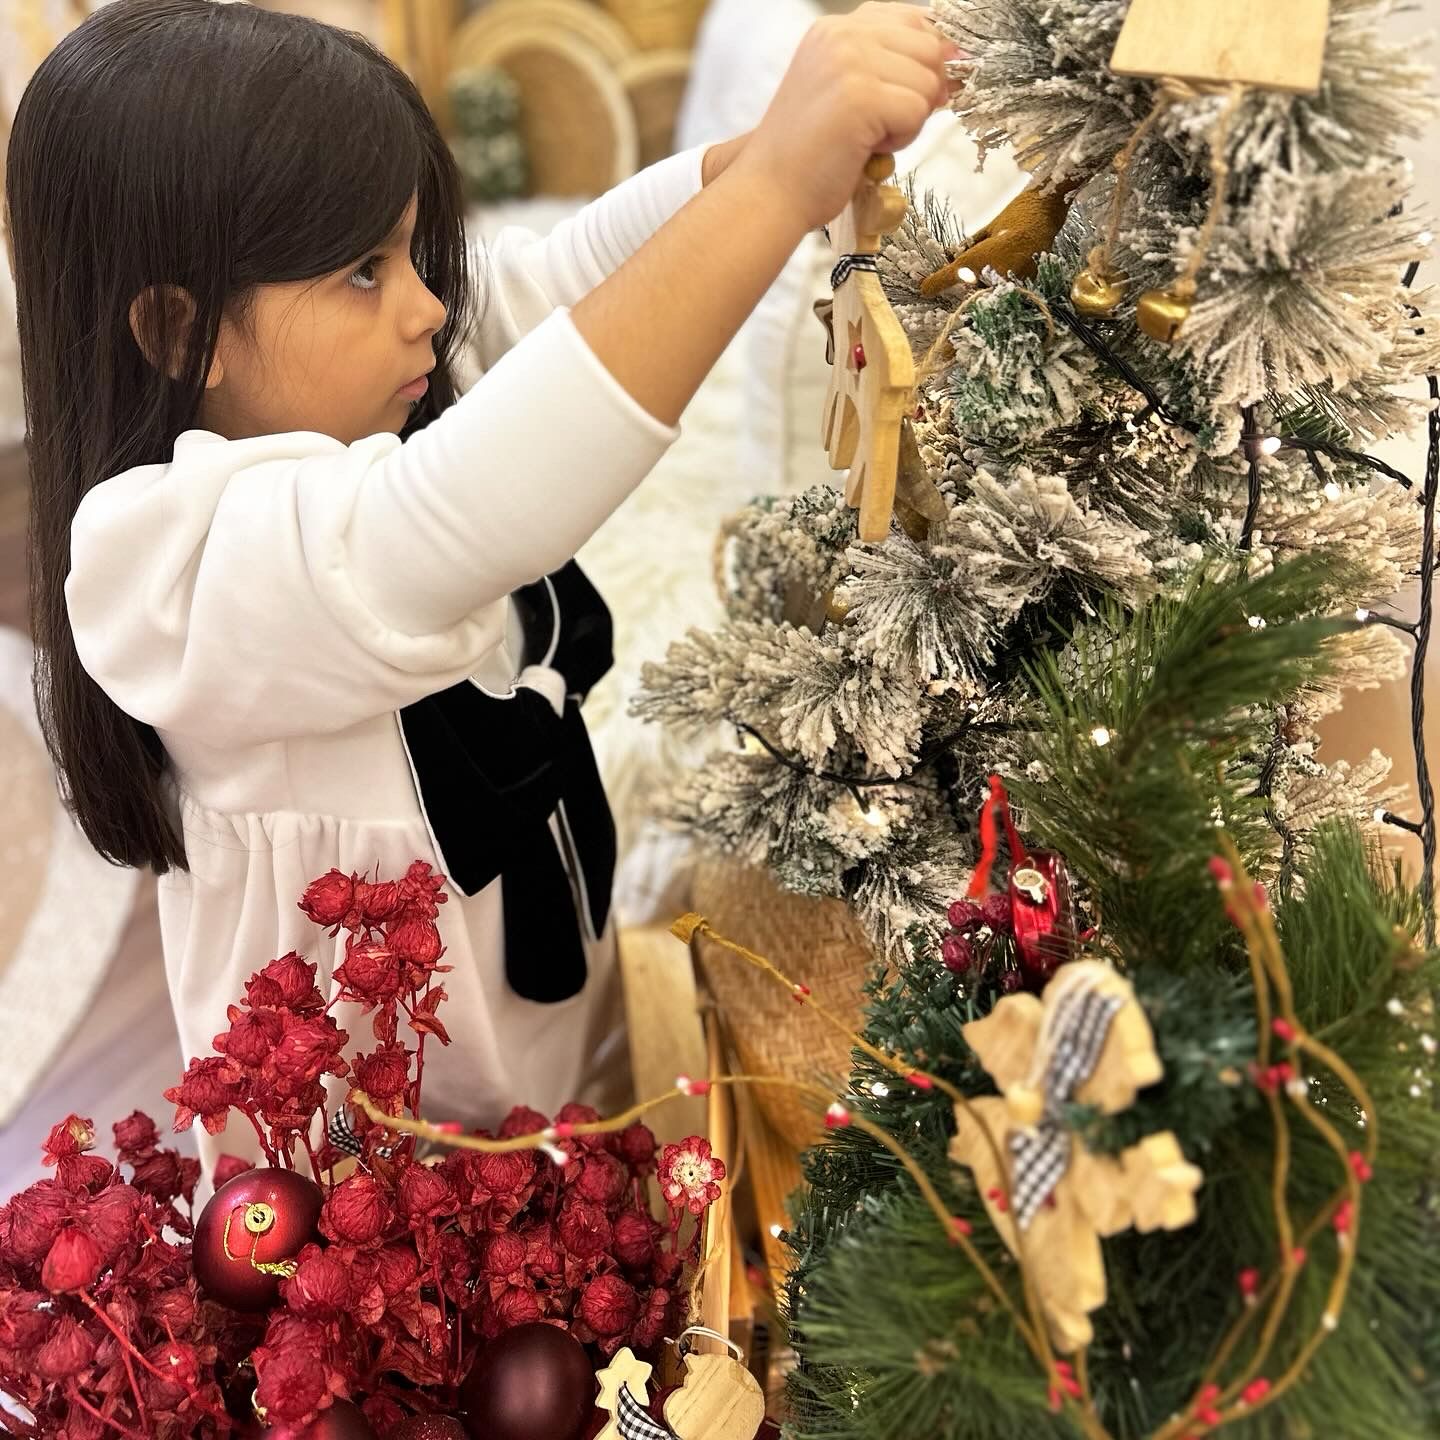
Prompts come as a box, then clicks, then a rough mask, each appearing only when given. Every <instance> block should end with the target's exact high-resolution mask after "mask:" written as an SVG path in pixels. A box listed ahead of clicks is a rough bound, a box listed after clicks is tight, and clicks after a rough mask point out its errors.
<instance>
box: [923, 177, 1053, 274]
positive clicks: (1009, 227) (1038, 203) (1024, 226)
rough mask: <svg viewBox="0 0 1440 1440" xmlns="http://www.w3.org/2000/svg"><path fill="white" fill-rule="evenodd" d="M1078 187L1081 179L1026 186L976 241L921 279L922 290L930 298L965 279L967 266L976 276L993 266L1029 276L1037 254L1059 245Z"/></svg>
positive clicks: (983, 229)
mask: <svg viewBox="0 0 1440 1440" xmlns="http://www.w3.org/2000/svg"><path fill="white" fill-rule="evenodd" d="M1078 188H1079V183H1078V182H1076V183H1075V184H1072V185H1070V186H1067V187H1065V188H1063V189H1055V190H1041V189H1038V188H1036V187H1034V186H1032V187H1031V188H1030V189H1028V190H1022V191H1021V192H1020V193H1019V194H1018V195H1017V196H1016V197H1015V198H1014V199H1013V200H1012V201H1011V202H1010V203H1009V204H1008V205H1007V206H1006V207H1005V208H1004V209H1003V210H1002V211H1001V212H1000V213H999V214H998V215H997V216H996V217H995V218H994V219H993V220H992V221H991V222H990V223H989V224H988V225H986V226H984V227H983V228H982V229H980V230H977V231H976V232H975V234H974V235H973V236H972V237H971V239H970V244H969V245H967V246H966V247H965V249H963V250H962V251H960V253H959V254H958V255H956V256H955V258H954V259H953V260H951V261H950V263H949V264H948V265H946V266H944V267H943V268H942V269H940V270H937V271H936V272H935V273H934V274H933V275H927V276H926V277H925V279H924V280H922V281H921V282H920V293H921V294H922V295H924V296H925V297H926V298H927V299H928V298H931V297H933V296H936V295H940V294H943V293H944V292H945V291H946V290H948V289H949V288H950V287H951V286H952V285H956V284H958V283H959V282H960V280H961V279H962V278H963V277H962V276H961V274H960V272H961V271H962V270H968V271H970V272H971V273H972V275H974V276H976V277H978V276H979V275H980V272H981V271H982V270H987V269H988V270H994V271H995V272H996V273H997V274H999V275H1014V276H1015V277H1016V278H1018V279H1021V280H1029V279H1030V278H1031V277H1032V276H1033V275H1034V274H1035V258H1036V256H1038V255H1042V254H1043V253H1044V252H1045V251H1047V250H1049V249H1050V248H1051V247H1052V246H1053V245H1054V243H1055V237H1056V236H1057V235H1058V234H1059V233H1060V227H1061V226H1062V225H1064V223H1065V218H1066V216H1068V215H1069V213H1070V197H1071V196H1072V195H1073V194H1074V193H1075V191H1076V190H1077V189H1078ZM967 283H974V282H973V280H972V281H970V282H967Z"/></svg>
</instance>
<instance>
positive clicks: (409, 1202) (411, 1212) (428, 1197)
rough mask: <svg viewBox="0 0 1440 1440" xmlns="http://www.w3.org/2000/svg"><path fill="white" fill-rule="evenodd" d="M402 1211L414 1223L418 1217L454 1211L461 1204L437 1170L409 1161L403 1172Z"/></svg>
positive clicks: (432, 1216) (424, 1217) (401, 1189)
mask: <svg viewBox="0 0 1440 1440" xmlns="http://www.w3.org/2000/svg"><path fill="white" fill-rule="evenodd" d="M397 1198H398V1201H399V1207H400V1213H401V1214H402V1215H403V1216H404V1217H405V1218H406V1219H407V1220H409V1221H410V1222H411V1223H412V1224H413V1223H414V1222H415V1221H417V1220H430V1219H434V1218H435V1216H437V1215H452V1214H454V1213H455V1211H456V1209H457V1208H458V1205H457V1202H456V1199H455V1192H454V1191H453V1190H451V1188H450V1186H449V1183H448V1182H447V1181H446V1179H445V1177H444V1176H443V1175H442V1174H440V1172H439V1171H438V1170H431V1169H429V1168H428V1167H427V1166H425V1165H416V1164H407V1165H406V1166H405V1167H404V1168H403V1169H402V1170H401V1172H400V1185H399V1189H398V1196H397Z"/></svg>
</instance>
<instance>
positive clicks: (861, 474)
mask: <svg viewBox="0 0 1440 1440" xmlns="http://www.w3.org/2000/svg"><path fill="white" fill-rule="evenodd" d="M894 173H895V158H894V156H892V155H875V156H872V157H871V159H870V162H869V164H868V165H866V167H865V177H864V179H863V180H862V181H861V182H860V185H859V188H858V189H857V190H856V191H855V195H854V198H853V199H852V200H851V201H850V203H849V204H848V205H847V206H846V207H845V209H844V210H842V211H841V212H840V214H839V215H837V216H836V217H835V219H834V220H832V221H831V222H830V224H829V225H828V226H827V227H826V232H827V235H828V237H829V240H830V246H831V249H832V250H834V252H835V261H836V263H835V268H834V270H833V271H832V273H831V277H830V279H831V288H832V289H833V290H834V292H835V293H834V301H833V307H832V309H831V312H830V315H829V318H828V322H827V325H828V328H829V330H830V333H831V341H832V343H831V352H830V353H831V354H832V355H833V364H832V368H831V371H830V389H829V393H828V394H827V395H826V397H825V411H824V417H823V421H822V424H821V443H822V444H823V445H824V446H825V449H826V451H827V452H828V453H829V456H830V464H831V466H832V468H834V469H836V470H844V469H847V468H848V469H849V471H850V475H849V478H848V480H847V481H846V485H845V500H846V503H847V504H850V505H852V506H857V507H858V508H859V511H860V538H861V539H862V540H866V541H872V542H873V541H880V540H884V539H885V538H886V536H888V535H889V533H890V514H891V509H892V507H893V505H894V500H895V473H896V467H897V464H898V454H899V448H900V422H901V421H902V420H903V419H904V418H905V416H906V415H907V414H908V413H909V410H910V406H911V405H912V403H913V395H914V390H915V360H914V357H913V356H912V355H911V353H910V341H909V340H908V339H907V337H906V335H905V331H904V329H903V328H902V327H901V325H900V321H899V320H898V319H897V318H896V316H895V312H894V311H893V310H892V309H891V308H890V302H889V300H887V299H886V297H885V291H884V289H883V288H882V286H881V284H880V277H879V275H878V274H877V273H876V272H875V261H874V258H873V257H874V256H876V255H878V254H879V251H880V237H881V236H882V235H885V234H888V233H889V232H890V231H892V230H893V229H894V228H895V227H896V226H897V225H898V224H899V223H900V221H901V220H902V219H903V218H904V215H905V209H906V205H905V197H904V196H903V195H902V194H901V193H900V191H899V190H897V189H896V188H895V187H894V186H893V185H887V184H885V183H884V182H885V181H886V180H888V179H889V177H890V176H891V175H893V174H894Z"/></svg>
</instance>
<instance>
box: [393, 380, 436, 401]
mask: <svg viewBox="0 0 1440 1440" xmlns="http://www.w3.org/2000/svg"><path fill="white" fill-rule="evenodd" d="M429 388H430V379H429V377H428V376H426V375H422V376H421V377H420V378H419V379H418V380H412V381H411V382H410V383H409V384H408V385H402V386H401V387H400V388H399V389H398V390H397V391H396V392H395V393H396V394H397V395H402V396H404V398H405V399H406V400H418V399H420V397H421V396H422V395H424V393H425V392H426V391H427V390H428V389H429Z"/></svg>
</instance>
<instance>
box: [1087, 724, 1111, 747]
mask: <svg viewBox="0 0 1440 1440" xmlns="http://www.w3.org/2000/svg"><path fill="white" fill-rule="evenodd" d="M1090 738H1091V740H1093V741H1094V742H1095V744H1097V745H1108V744H1109V743H1110V732H1109V731H1108V730H1107V729H1106V728H1105V727H1104V726H1103V725H1097V726H1096V727H1095V728H1094V729H1093V730H1092V731H1091V732H1090Z"/></svg>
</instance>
